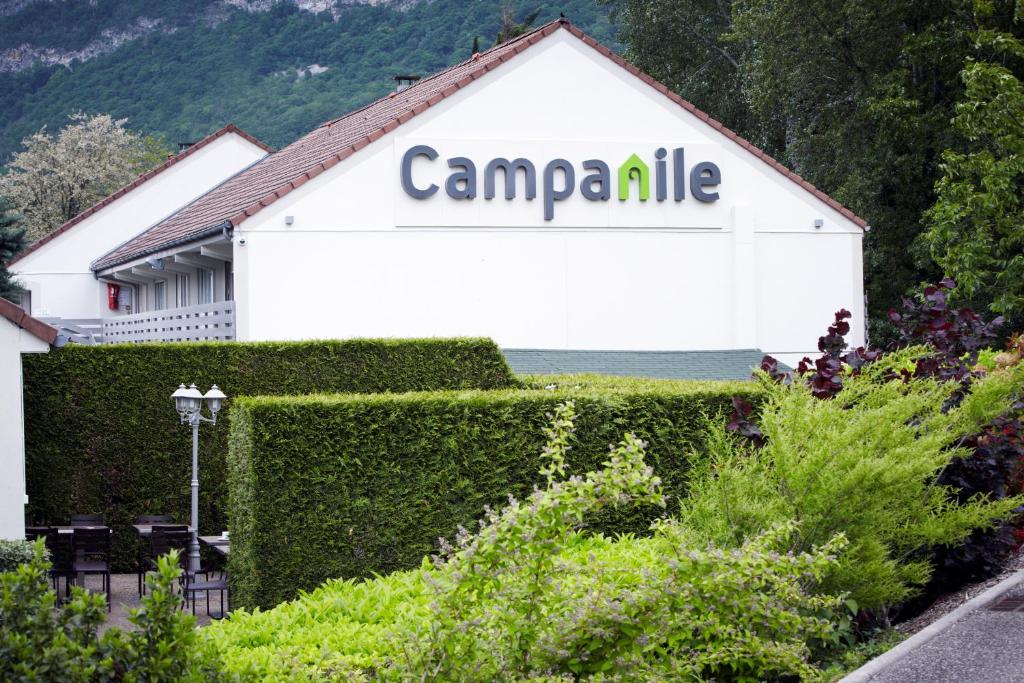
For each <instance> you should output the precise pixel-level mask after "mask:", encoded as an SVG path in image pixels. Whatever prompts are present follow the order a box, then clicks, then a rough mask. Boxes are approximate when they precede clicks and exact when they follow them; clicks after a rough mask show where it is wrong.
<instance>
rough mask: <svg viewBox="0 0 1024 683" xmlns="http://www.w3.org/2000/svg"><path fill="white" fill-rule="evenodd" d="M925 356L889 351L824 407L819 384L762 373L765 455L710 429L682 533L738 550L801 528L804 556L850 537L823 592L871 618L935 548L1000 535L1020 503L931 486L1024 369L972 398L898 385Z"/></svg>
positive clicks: (1016, 387)
mask: <svg viewBox="0 0 1024 683" xmlns="http://www.w3.org/2000/svg"><path fill="white" fill-rule="evenodd" d="M930 353H931V352H930V350H929V349H926V348H922V347H917V348H913V349H907V350H902V351H897V352H893V353H890V354H887V355H886V356H884V357H883V358H881V359H879V360H877V361H875V362H873V363H870V364H867V365H865V366H863V367H862V368H861V369H860V372H859V373H857V374H853V373H849V372H848V373H846V374H845V375H844V377H843V389H842V391H841V392H839V393H838V394H836V395H835V396H834V397H833V398H831V399H830V400H824V401H823V400H819V399H817V398H815V394H814V392H815V389H814V387H813V386H808V385H806V384H805V383H803V382H790V383H789V384H782V383H776V382H773V381H771V380H770V379H768V378H767V377H766V376H764V375H762V378H763V381H762V386H763V388H764V390H765V391H766V393H767V396H766V400H765V404H764V406H763V409H762V414H761V419H760V428H761V430H762V431H763V434H764V437H765V441H764V446H763V447H761V449H760V450H757V451H756V453H755V452H753V446H751V445H748V444H747V443H746V442H743V441H741V440H740V439H739V438H738V437H735V436H733V435H731V434H730V433H728V432H727V431H726V428H725V427H724V426H717V425H712V427H711V429H712V438H710V439H709V442H708V443H709V449H708V452H709V454H708V457H707V458H706V460H704V461H703V462H702V463H701V466H700V467H699V468H698V469H697V471H696V472H695V475H694V478H693V482H692V485H691V488H690V492H689V496H688V497H687V498H685V499H684V500H683V501H682V512H681V520H682V522H683V523H684V524H686V525H688V526H690V527H691V528H693V529H694V530H695V531H696V532H698V533H699V534H700V536H701V538H704V539H706V540H708V541H711V542H715V543H721V544H727V545H733V546H739V545H740V544H741V543H742V542H743V541H744V539H746V538H749V537H751V536H753V535H756V534H758V533H761V532H763V531H765V530H766V529H770V528H772V527H773V526H774V525H776V524H779V523H782V522H784V521H787V520H791V519H795V520H797V521H798V524H799V526H798V529H797V533H796V539H795V543H794V548H795V549H796V550H798V551H799V550H804V549H807V548H809V547H812V546H814V545H817V544H821V543H824V542H826V541H827V540H828V539H829V538H831V537H832V536H833V535H834V534H836V533H838V532H843V533H845V534H846V536H847V538H848V539H849V543H850V546H849V549H848V551H847V552H846V553H844V554H843V556H842V558H841V559H840V562H839V565H838V566H837V567H836V568H835V569H834V570H833V571H831V572H830V573H829V575H828V576H827V577H826V580H825V581H824V582H823V583H822V586H821V589H822V590H824V591H826V592H838V591H844V592H849V593H850V596H851V597H852V598H853V599H854V600H855V601H856V602H857V603H858V604H859V605H860V606H862V607H866V608H871V609H878V608H885V607H886V606H888V605H892V604H895V603H898V602H900V601H902V600H904V599H906V598H907V597H908V596H910V595H911V594H912V593H913V592H914V591H915V589H917V588H919V587H920V586H921V585H923V584H924V583H925V582H926V581H927V580H928V577H929V574H930V572H931V566H930V563H929V560H928V555H927V552H928V550H929V549H930V548H933V547H936V546H941V545H951V544H956V543H958V542H960V541H962V540H963V539H964V538H965V537H966V536H967V535H968V534H970V533H971V532H972V531H973V530H975V529H979V528H988V527H992V526H993V525H995V524H998V523H999V522H1001V521H1003V520H1005V519H1006V518H1007V517H1008V516H1009V515H1010V514H1011V513H1012V511H1013V509H1014V508H1016V507H1017V506H1019V505H1020V504H1021V503H1022V502H1024V498H1022V497H1020V496H1017V497H1008V498H1003V499H1001V500H998V499H992V498H990V497H988V496H985V495H975V496H972V497H970V498H969V499H968V500H965V501H957V500H956V496H955V491H953V490H951V489H950V488H949V487H947V486H943V485H941V484H938V483H936V478H937V477H938V476H939V474H940V473H941V472H942V471H943V469H944V468H946V467H947V466H948V464H949V463H950V461H951V460H952V461H956V460H957V459H960V458H964V457H967V456H969V455H970V454H971V451H970V450H969V449H968V448H966V447H965V446H964V443H966V440H967V439H969V438H970V437H971V436H972V435H973V434H977V433H978V432H979V431H980V430H981V429H982V428H983V427H984V426H985V425H987V424H989V423H990V422H991V421H992V420H993V419H995V418H997V417H998V416H999V415H1001V414H1002V413H1003V412H1005V411H1006V409H1007V407H1008V406H1009V405H1011V404H1012V403H1013V402H1014V401H1015V400H1016V399H1017V397H1019V396H1020V395H1021V391H1022V388H1024V367H1021V366H1016V367H1015V368H1013V369H1012V370H1007V371H1006V372H1002V373H992V374H990V375H988V376H987V377H984V378H981V379H978V380H976V381H974V382H972V383H971V384H970V385H969V386H968V387H967V388H966V389H964V388H963V387H962V385H960V384H959V383H956V382H947V381H941V380H939V379H934V378H918V379H914V380H913V381H909V382H908V381H903V379H902V376H903V375H904V371H907V372H911V371H912V370H913V368H915V367H918V365H919V363H920V362H921V360H922V358H926V357H928V355H929V354H930ZM954 396H957V397H958V402H957V403H956V405H954V406H951V399H952V398H953V397H954Z"/></svg>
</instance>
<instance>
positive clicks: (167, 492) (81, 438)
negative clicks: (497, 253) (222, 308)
mask: <svg viewBox="0 0 1024 683" xmlns="http://www.w3.org/2000/svg"><path fill="white" fill-rule="evenodd" d="M24 371H25V425H26V459H27V480H28V481H27V484H28V494H29V515H30V516H31V517H32V518H34V519H35V520H37V521H38V522H40V523H61V522H66V521H67V520H68V517H69V515H71V514H72V513H92V512H102V513H104V514H105V515H106V516H107V520H108V523H111V524H112V525H113V526H114V528H115V532H116V534H115V544H114V545H115V548H114V550H115V553H114V554H115V560H116V568H117V569H119V570H127V569H129V568H130V567H131V564H132V560H133V557H134V554H133V553H134V550H133V548H134V546H133V543H134V538H133V537H132V532H131V530H130V524H131V521H132V520H133V519H134V517H135V516H136V515H138V514H146V513H164V512H167V513H171V514H173V515H174V516H175V517H176V518H177V519H179V520H181V521H187V520H188V509H189V480H190V474H189V472H190V467H191V448H192V442H191V430H190V429H189V428H188V427H187V426H186V425H181V424H179V422H178V416H177V414H176V413H175V412H174V407H173V403H172V401H171V399H170V395H171V392H173V391H174V390H175V389H176V388H177V386H178V384H179V383H181V382H185V383H189V382H195V383H196V384H197V385H198V386H199V387H200V388H201V389H202V390H204V391H205V390H206V389H207V388H208V387H209V386H210V385H211V384H214V383H216V384H218V385H219V386H220V387H221V388H222V389H223V390H224V391H225V392H226V393H227V394H228V396H229V397H237V396H240V395H244V394H307V393H313V392H339V391H344V392H380V391H395V392H401V391H415V390H429V389H464V388H481V389H490V388H499V387H508V386H510V385H511V384H513V383H514V381H515V380H514V379H513V378H512V374H511V372H510V370H509V369H508V366H507V365H506V363H505V360H504V357H503V356H502V355H501V352H500V350H499V349H498V348H497V347H496V346H495V345H494V343H493V342H491V341H490V340H486V339H424V340H372V339H366V340H350V341H311V342H297V343H231V342H224V343H191V344H140V345H111V346H94V347H82V346H67V347H64V348H61V349H54V350H52V351H51V352H50V353H48V354H40V355H27V356H24ZM231 402H232V401H231V399H229V400H228V408H230V404H231ZM228 413H229V411H225V412H224V413H222V416H223V418H224V421H222V422H218V424H217V425H215V426H211V425H207V424H204V425H203V426H202V427H200V477H199V479H200V501H201V510H200V520H201V524H200V526H201V530H202V531H203V532H204V533H214V532H218V531H220V530H222V529H224V528H225V526H226V509H227V495H226V490H227V489H226V476H227V475H226V471H225V465H224V456H225V454H226V452H227V435H228V430H229V425H228V424H226V422H227V421H228V420H227V418H228Z"/></svg>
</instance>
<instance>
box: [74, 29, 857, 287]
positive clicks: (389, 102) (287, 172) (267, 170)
mask: <svg viewBox="0 0 1024 683" xmlns="http://www.w3.org/2000/svg"><path fill="white" fill-rule="evenodd" d="M560 29H564V30H566V31H569V32H570V33H571V34H572V35H574V36H576V37H577V38H579V39H580V40H582V41H583V42H584V43H586V44H587V45H589V46H591V47H593V48H594V49H595V50H597V51H598V52H600V53H601V54H603V55H605V56H606V57H608V58H609V59H611V60H612V61H613V62H615V63H616V64H618V65H619V66H621V67H622V68H624V69H626V70H627V71H629V72H630V73H632V74H633V75H635V76H637V77H638V78H640V79H641V80H643V81H644V82H645V83H648V84H649V85H651V86H652V87H654V88H655V89H657V90H658V91H659V92H661V93H663V94H664V95H665V96H666V97H669V98H670V99H672V100H673V101H674V102H676V103H677V104H679V105H680V106H681V107H683V108H684V109H686V110H687V111H689V112H690V113H692V114H693V115H694V116H696V117H697V118H699V119H701V120H702V121H704V122H705V123H707V124H708V125H709V126H711V127H712V128H714V129H716V130H718V131H719V132H721V133H722V134H723V135H725V136H726V137H728V138H729V139H731V140H732V141H734V142H735V143H736V144H738V145H740V146H741V147H743V148H744V149H745V150H747V151H748V152H750V153H752V154H753V155H754V156H756V157H757V158H759V159H761V160H762V161H764V162H765V163H766V164H768V165H769V166H771V167H772V168H774V169H775V170H777V171H779V172H780V173H782V174H783V175H784V176H786V177H787V178H789V179H790V180H792V181H794V182H796V183H797V184H799V185H800V186H801V187H803V188H804V189H806V190H807V191H809V192H811V193H812V194H814V195H815V196H816V197H817V198H818V199H820V200H822V201H824V202H825V203H826V204H828V205H829V206H831V207H832V208H834V209H835V210H836V211H838V212H839V213H841V214H842V215H843V216H845V217H846V218H848V219H849V220H851V221H853V222H854V223H856V224H857V225H859V226H861V227H866V226H867V223H866V222H865V221H864V220H863V219H861V218H859V217H858V216H857V215H856V214H854V213H853V212H852V211H850V210H849V209H847V208H846V207H844V206H843V205H842V204H840V203H839V202H837V201H836V200H834V199H832V198H831V197H829V196H828V195H826V194H825V193H824V192H822V191H821V190H818V189H817V188H816V187H814V186H813V185H811V184H810V183H809V182H807V181H806V180H804V179H803V178H801V177H800V176H799V175H797V174H796V173H794V172H793V171H791V170H789V169H788V168H786V167H785V166H783V165H782V164H781V163H779V162H778V161H776V160H775V159H773V158H771V157H770V156H768V155H767V154H765V153H764V151H762V150H760V149H758V148H757V147H755V146H754V145H753V144H751V143H749V142H747V141H746V140H744V139H743V138H741V137H740V136H738V135H737V134H736V133H734V132H733V131H731V130H729V129H728V128H726V127H725V126H723V125H722V124H721V123H719V122H718V121H715V120H714V119H713V118H711V117H710V116H708V115H707V114H705V113H704V112H702V111H701V110H700V109H697V108H696V107H695V106H693V105H692V104H691V103H689V102H687V101H686V100H684V99H683V98H681V97H679V96H678V95H676V94H675V93H673V92H672V91H671V90H669V89H668V87H667V86H665V85H664V84H662V83H658V82H657V81H655V80H654V79H653V78H651V77H650V76H648V75H647V74H644V73H642V72H641V71H640V70H639V69H637V68H636V67H635V66H633V65H631V64H629V63H628V62H626V61H625V60H623V59H622V58H621V57H619V56H618V55H616V54H615V53H614V52H612V51H611V50H609V49H608V48H606V47H605V46H603V45H601V44H600V43H598V42H597V41H596V40H594V39H593V38H591V37H590V36H588V35H586V34H585V33H583V32H582V31H580V30H579V29H578V28H576V27H575V26H573V25H571V24H570V23H569V22H568V21H566V20H565V19H557V20H555V21H553V22H551V23H549V24H545V25H544V26H541V27H540V28H538V29H536V30H534V31H532V32H531V33H527V34H525V35H523V36H521V37H519V38H516V39H515V40H511V41H509V42H507V43H503V44H501V45H498V46H497V47H493V48H491V49H490V50H487V51H486V52H481V53H479V54H475V55H473V57H472V58H470V59H468V60H466V61H464V62H462V63H460V64H456V65H455V66H453V67H451V68H449V69H446V70H445V71H441V72H440V73H437V74H434V75H433V76H431V77H429V78H424V79H423V80H421V81H419V82H417V83H416V84H415V85H412V86H410V87H409V88H406V89H405V90H403V91H402V92H397V93H391V94H390V95H388V96H387V97H384V98H382V99H379V100H377V101H376V102H373V103H372V104H369V105H367V106H366V107H363V108H362V109H357V110H356V111H353V112H351V113H349V114H346V115H345V116H342V117H341V118H338V119H333V120H331V121H328V122H326V123H324V124H322V125H321V126H320V127H319V128H317V129H316V130H314V131H312V132H311V133H309V134H308V135H306V136H304V137H302V138H300V139H298V140H296V141H295V142H293V143H292V144H290V145H288V146H287V147H285V148H284V149H282V150H280V151H279V152H276V153H275V154H272V155H270V156H268V157H267V158H265V159H263V160H262V161H260V162H258V163H256V164H254V165H253V166H251V167H250V168H248V169H246V170H244V171H242V172H241V173H239V174H238V175H236V176H235V177H233V178H231V179H230V180H228V181H227V182H225V183H223V184H222V185H220V186H218V187H216V188H214V189H213V190H211V191H210V192H209V193H207V194H206V195H204V196H202V197H200V198H199V199H198V200H197V201H195V202H194V203H192V204H190V205H188V206H186V207H183V208H182V209H181V210H180V211H178V212H177V213H175V214H174V215H172V216H169V217H168V218H167V219H165V220H164V221H162V222H160V223H158V224H156V225H154V226H153V227H152V228H150V229H149V230H147V231H145V232H144V233H142V234H140V235H139V236H138V237H136V238H134V239H132V240H129V241H128V242H126V243H125V244H123V245H121V246H120V247H118V248H117V249H114V250H113V251H111V252H110V253H108V254H106V255H105V256H103V257H101V258H100V259H99V260H97V261H96V262H95V263H94V264H93V268H94V269H95V270H101V269H103V268H108V267H110V266H113V265H117V264H120V263H124V262H126V261H131V260H133V259H136V258H139V257H141V256H145V255H147V254H151V253H153V252H156V251H159V250H160V249H162V248H165V247H166V246H169V245H171V244H177V243H181V242H185V241H188V240H189V239H191V238H197V237H200V236H202V235H205V234H207V233H208V232H210V231H211V230H213V229H215V228H218V227H220V226H222V225H231V226H238V225H239V224H240V223H242V222H243V221H244V220H246V219H247V218H249V217H251V216H253V215H255V214H256V213H257V212H259V211H260V210H262V209H263V208H265V207H267V206H270V205H271V204H273V203H274V202H275V201H277V200H278V199H280V198H281V197H284V196H285V195H287V194H288V193H289V192H291V191H292V190H294V189H296V188H298V187H301V186H302V185H304V184H305V183H306V182H308V181H309V180H312V179H313V178H315V177H316V176H318V175H320V174H321V173H323V172H324V171H326V170H327V169H329V168H331V167H333V166H334V165H336V164H337V163H339V162H341V161H343V160H344V159H347V158H348V157H350V156H351V155H353V154H355V153H356V152H358V151H359V150H360V149H362V148H363V147H366V146H367V145H369V144H370V143H372V142H374V141H376V140H378V139H380V138H381V137H383V136H384V135H386V134H388V133H390V132H391V131H393V130H395V129H396V128H398V127H399V126H400V125H402V124H403V123H405V122H407V121H409V120H410V119H411V118H413V117H414V116H416V115H417V114H421V113H423V112H424V111H426V110H427V109H429V108H430V107H432V106H434V105H435V104H437V103H438V102H440V101H442V100H443V99H445V98H446V97H448V96H450V95H453V94H455V93H456V92H458V91H459V90H461V89H462V88H464V87H466V86H467V85H469V84H470V83H472V82H473V81H475V80H476V79H478V78H481V77H482V76H484V75H486V74H487V73H488V72H490V71H491V70H493V69H495V68H497V67H498V66H500V65H501V64H503V63H505V62H507V61H508V60H510V59H512V58H513V57H515V56H516V55H518V54H519V53H521V52H523V51H524V50H526V49H528V48H529V47H530V46H532V45H535V44H536V43H538V42H540V41H541V40H543V39H544V38H546V37H548V36H550V35H551V34H553V33H554V32H555V31H558V30H560Z"/></svg>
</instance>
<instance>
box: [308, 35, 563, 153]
mask: <svg viewBox="0 0 1024 683" xmlns="http://www.w3.org/2000/svg"><path fill="white" fill-rule="evenodd" d="M568 23H569V21H568V19H564V18H559V19H554V20H552V21H549V22H547V23H546V24H544V25H542V26H538V27H537V28H535V29H532V30H530V31H528V32H527V33H524V34H523V35H521V36H516V37H515V38H512V39H510V40H506V41H505V42H503V43H499V44H497V45H492V46H491V47H489V48H487V49H486V50H484V51H483V52H474V53H473V54H472V55H470V56H469V57H468V58H467V59H463V60H462V61H461V62H456V63H455V64H452V65H451V66H446V67H445V68H443V69H440V70H439V71H435V72H434V73H432V74H430V75H429V76H425V77H423V78H422V79H420V80H418V81H416V83H415V84H413V85H410V86H409V87H408V88H406V89H405V90H402V91H401V92H402V93H403V94H404V93H412V92H413V91H414V90H416V89H417V88H419V89H422V86H424V85H425V84H427V83H430V82H431V81H432V80H434V79H435V78H437V77H438V76H443V75H444V74H446V73H448V72H449V71H454V70H455V69H458V68H459V67H462V66H465V65H467V64H471V63H472V62H475V61H479V60H480V59H482V58H483V57H485V56H486V55H488V54H490V53H491V52H493V51H495V50H498V49H507V48H508V47H509V46H510V45H512V44H514V43H517V42H519V41H521V40H524V39H528V38H530V37H531V36H532V35H533V34H535V33H537V32H539V31H543V30H545V29H547V28H549V27H551V26H553V25H554V24H568ZM397 94H398V92H396V91H391V92H389V93H388V94H386V95H384V96H382V97H378V98H377V99H375V100H373V101H372V102H370V103H368V104H364V105H363V106H362V107H359V108H357V109H353V110H352V111H350V112H347V113H345V114H342V115H341V116H337V117H335V118H333V119H328V120H327V121H324V122H323V123H321V124H320V125H319V126H317V128H324V127H330V126H332V125H334V124H336V123H338V122H339V121H343V120H344V119H347V118H349V117H350V116H354V115H355V114H358V113H359V112H361V111H365V110H366V109H369V108H370V107H372V106H374V105H376V104H379V103H380V102H383V101H385V100H389V99H392V98H393V97H395V96H396V95H397ZM314 130H315V129H314ZM300 139H301V138H300ZM296 142H298V140H296Z"/></svg>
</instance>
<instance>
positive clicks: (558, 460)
mask: <svg viewBox="0 0 1024 683" xmlns="http://www.w3.org/2000/svg"><path fill="white" fill-rule="evenodd" d="M572 410H573V406H572V405H571V404H568V405H566V406H563V407H561V408H559V409H558V412H557V414H556V415H555V420H554V422H553V425H552V427H551V429H550V430H549V431H548V436H549V439H548V443H547V445H546V446H545V448H544V452H543V458H542V459H543V460H544V461H545V465H544V467H543V469H542V472H541V474H542V476H543V477H544V478H545V479H546V480H547V481H546V484H545V486H544V487H543V488H541V489H538V490H535V491H534V492H533V493H532V494H530V495H529V496H528V497H527V498H526V499H525V500H524V501H523V502H521V503H520V502H518V501H516V500H514V499H513V500H511V501H510V502H509V504H508V505H507V506H506V507H505V508H504V510H502V511H500V512H488V514H487V516H486V518H485V519H484V520H482V521H481V523H480V529H479V531H478V532H477V533H476V534H472V535H471V534H469V533H467V532H465V531H464V530H463V531H461V532H460V533H459V535H458V537H457V544H456V547H451V546H446V548H447V549H446V551H445V553H444V556H443V557H438V558H434V561H433V562H429V563H428V562H424V564H423V565H422V566H421V567H420V568H419V569H418V570H413V571H408V572H397V573H394V574H391V575H389V576H386V577H377V578H374V579H371V580H366V581H356V580H345V581H339V580H335V581H330V582H328V583H327V584H326V585H324V586H322V587H321V588H319V589H318V590H316V591H315V592H313V593H311V594H305V595H303V596H301V597H300V598H299V599H298V600H295V601H293V602H291V603H286V604H283V605H280V606H278V607H277V608H275V609H273V610H270V611H268V612H256V613H247V612H244V611H236V612H234V613H233V614H232V615H231V616H230V618H229V620H227V621H225V622H222V623H219V624H214V625H212V626H211V627H209V628H208V629H205V630H204V632H203V635H204V637H206V638H208V639H209V640H210V641H211V642H212V643H214V644H215V645H216V647H217V648H218V649H219V650H220V651H221V652H222V655H223V657H224V661H225V662H226V664H227V666H228V668H229V669H230V670H231V671H234V672H237V673H240V674H242V676H243V678H245V679H247V680H250V679H251V680H296V681H307V680H324V679H328V678H330V679H332V680H412V679H415V680H523V681H525V680H552V681H553V680H566V681H568V680H579V679H581V678H589V677H590V676H591V675H594V674H596V676H595V679H601V680H609V681H612V680H623V681H624V680H669V679H671V680H680V679H685V680H691V679H692V680H698V679H700V680H704V679H707V678H709V677H718V679H719V680H766V679H772V678H775V677H785V676H790V675H797V676H800V677H802V678H817V674H818V672H817V670H816V669H815V667H814V665H813V658H814V656H815V654H817V653H818V648H819V647H820V646H823V645H826V644H828V643H834V642H835V641H836V639H837V638H838V637H839V636H841V635H842V634H843V629H844V626H845V625H848V623H849V618H848V617H845V618H844V617H837V616H836V612H837V611H842V608H841V600H840V599H839V597H814V596H811V595H808V594H807V592H806V591H805V590H804V588H803V585H804V583H805V582H806V581H807V580H808V579H809V578H814V577H821V576H822V575H823V574H824V573H825V572H826V571H827V570H828V569H829V568H830V567H833V566H834V564H835V561H836V559H835V556H834V553H836V552H837V551H839V550H841V548H842V546H843V540H842V538H841V537H836V538H835V539H832V540H831V541H830V542H829V543H827V544H826V545H825V546H824V547H823V548H820V549H815V550H814V551H812V552H811V553H807V554H801V553H791V552H789V551H788V546H789V545H790V542H791V540H790V536H791V534H792V532H793V530H794V529H793V526H792V525H785V524H784V525H781V526H780V527H778V528H775V529H773V530H772V531H770V532H769V533H767V534H765V535H763V536H761V537H759V538H757V539H753V540H752V541H750V542H749V543H747V544H745V545H744V546H743V547H742V548H741V549H740V550H738V551H734V552H731V553H724V552H722V551H721V550H717V549H715V548H714V547H706V546H704V547H702V548H701V549H695V546H694V545H693V543H692V539H691V538H690V536H689V534H688V532H687V531H686V530H685V529H684V528H682V527H680V526H679V525H678V524H675V523H673V522H664V521H663V522H661V523H659V524H658V525H657V526H656V528H655V531H654V534H653V535H651V536H649V537H646V538H637V537H634V536H625V537H621V538H618V539H616V540H610V539H608V538H606V537H603V536H600V535H592V534H587V533H585V531H584V527H585V525H586V520H587V518H589V517H591V516H593V515H594V514H595V513H598V512H599V511H600V510H602V509H605V508H607V507H622V506H627V507H628V506H633V505H638V504H643V505H654V506H656V507H660V505H661V504H663V502H664V499H665V497H664V494H663V492H662V490H661V483H660V481H659V479H658V478H657V477H656V476H654V474H653V471H652V470H651V468H649V467H648V466H647V465H646V464H645V463H644V452H645V450H644V445H643V444H642V443H641V442H640V441H639V440H638V439H637V438H636V437H635V436H633V435H627V436H626V437H625V438H624V439H623V440H622V441H621V442H620V443H619V445H618V446H617V447H614V448H613V449H612V451H611V454H610V455H609V456H607V460H606V462H605V463H604V468H603V469H602V470H600V471H596V472H592V473H589V474H586V475H585V476H579V475H574V476H571V477H568V478H565V476H564V473H565V471H566V469H567V468H568V464H567V457H566V456H567V453H568V450H569V445H570V443H572V442H573V439H572V424H573V414H572Z"/></svg>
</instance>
